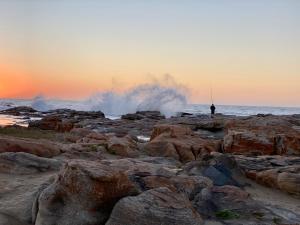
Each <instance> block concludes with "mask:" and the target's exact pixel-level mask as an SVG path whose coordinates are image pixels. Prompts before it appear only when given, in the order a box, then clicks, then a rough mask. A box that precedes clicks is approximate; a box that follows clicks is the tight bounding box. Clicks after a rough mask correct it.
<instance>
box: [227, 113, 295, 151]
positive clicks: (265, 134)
mask: <svg viewBox="0 0 300 225" xmlns="http://www.w3.org/2000/svg"><path fill="white" fill-rule="evenodd" d="M299 124H300V122H299V119H297V117H293V116H285V117H284V116H281V117H280V116H273V115H268V116H263V117H261V116H253V117H249V118H246V119H237V120H233V121H231V122H229V123H228V124H227V126H226V135H225V137H224V151H225V152H227V153H237V154H246V155H275V154H278V155H300V129H299V128H300V125H299Z"/></svg>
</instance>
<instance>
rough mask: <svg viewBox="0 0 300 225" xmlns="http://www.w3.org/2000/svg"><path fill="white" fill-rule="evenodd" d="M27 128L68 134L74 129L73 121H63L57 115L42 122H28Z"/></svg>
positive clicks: (47, 117)
mask: <svg viewBox="0 0 300 225" xmlns="http://www.w3.org/2000/svg"><path fill="white" fill-rule="evenodd" d="M29 127H34V128H39V129H41V130H55V131H58V132H69V131H71V130H72V129H73V128H74V121H71V120H65V119H63V118H62V117H61V116H58V115H50V116H46V117H45V118H43V119H42V120H39V121H33V122H30V123H29Z"/></svg>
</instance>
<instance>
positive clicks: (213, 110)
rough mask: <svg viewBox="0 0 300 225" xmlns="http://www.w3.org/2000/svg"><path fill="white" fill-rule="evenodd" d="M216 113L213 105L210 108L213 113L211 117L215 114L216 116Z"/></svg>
mask: <svg viewBox="0 0 300 225" xmlns="http://www.w3.org/2000/svg"><path fill="white" fill-rule="evenodd" d="M215 111H216V107H215V105H214V104H212V105H211V106H210V112H211V115H214V114H215Z"/></svg>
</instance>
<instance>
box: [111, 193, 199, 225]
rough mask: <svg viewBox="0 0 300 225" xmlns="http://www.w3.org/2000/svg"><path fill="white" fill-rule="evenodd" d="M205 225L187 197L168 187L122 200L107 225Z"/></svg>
mask: <svg viewBox="0 0 300 225" xmlns="http://www.w3.org/2000/svg"><path fill="white" fill-rule="evenodd" d="M161 224H164V225H192V224H193V225H201V224H203V220H202V219H201V216H200V215H199V214H198V213H197V212H196V211H195V210H194V209H193V206H192V205H191V203H190V202H189V201H188V199H186V198H185V197H184V196H182V195H180V194H177V193H174V192H172V191H171V190H170V189H168V188H158V189H152V190H149V191H146V192H144V193H142V194H140V195H138V196H136V197H127V198H123V199H122V200H120V201H119V202H118V203H117V204H116V206H115V207H114V210H113V212H112V214H111V216H110V219H109V220H108V222H107V223H106V225H161Z"/></svg>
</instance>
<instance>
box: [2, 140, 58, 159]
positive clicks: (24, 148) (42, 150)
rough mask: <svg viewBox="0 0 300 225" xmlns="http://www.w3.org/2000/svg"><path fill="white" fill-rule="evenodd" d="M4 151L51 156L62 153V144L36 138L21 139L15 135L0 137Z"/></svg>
mask: <svg viewBox="0 0 300 225" xmlns="http://www.w3.org/2000/svg"><path fill="white" fill-rule="evenodd" d="M3 152H25V153H30V154H33V155H37V156H40V157H46V158H51V157H54V156H57V155H59V154H60V153H61V147H60V145H58V144H56V143H54V142H50V141H46V140H35V139H25V138H24V139H21V138H13V137H8V136H7V137H5V136H2V137H0V153H3Z"/></svg>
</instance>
